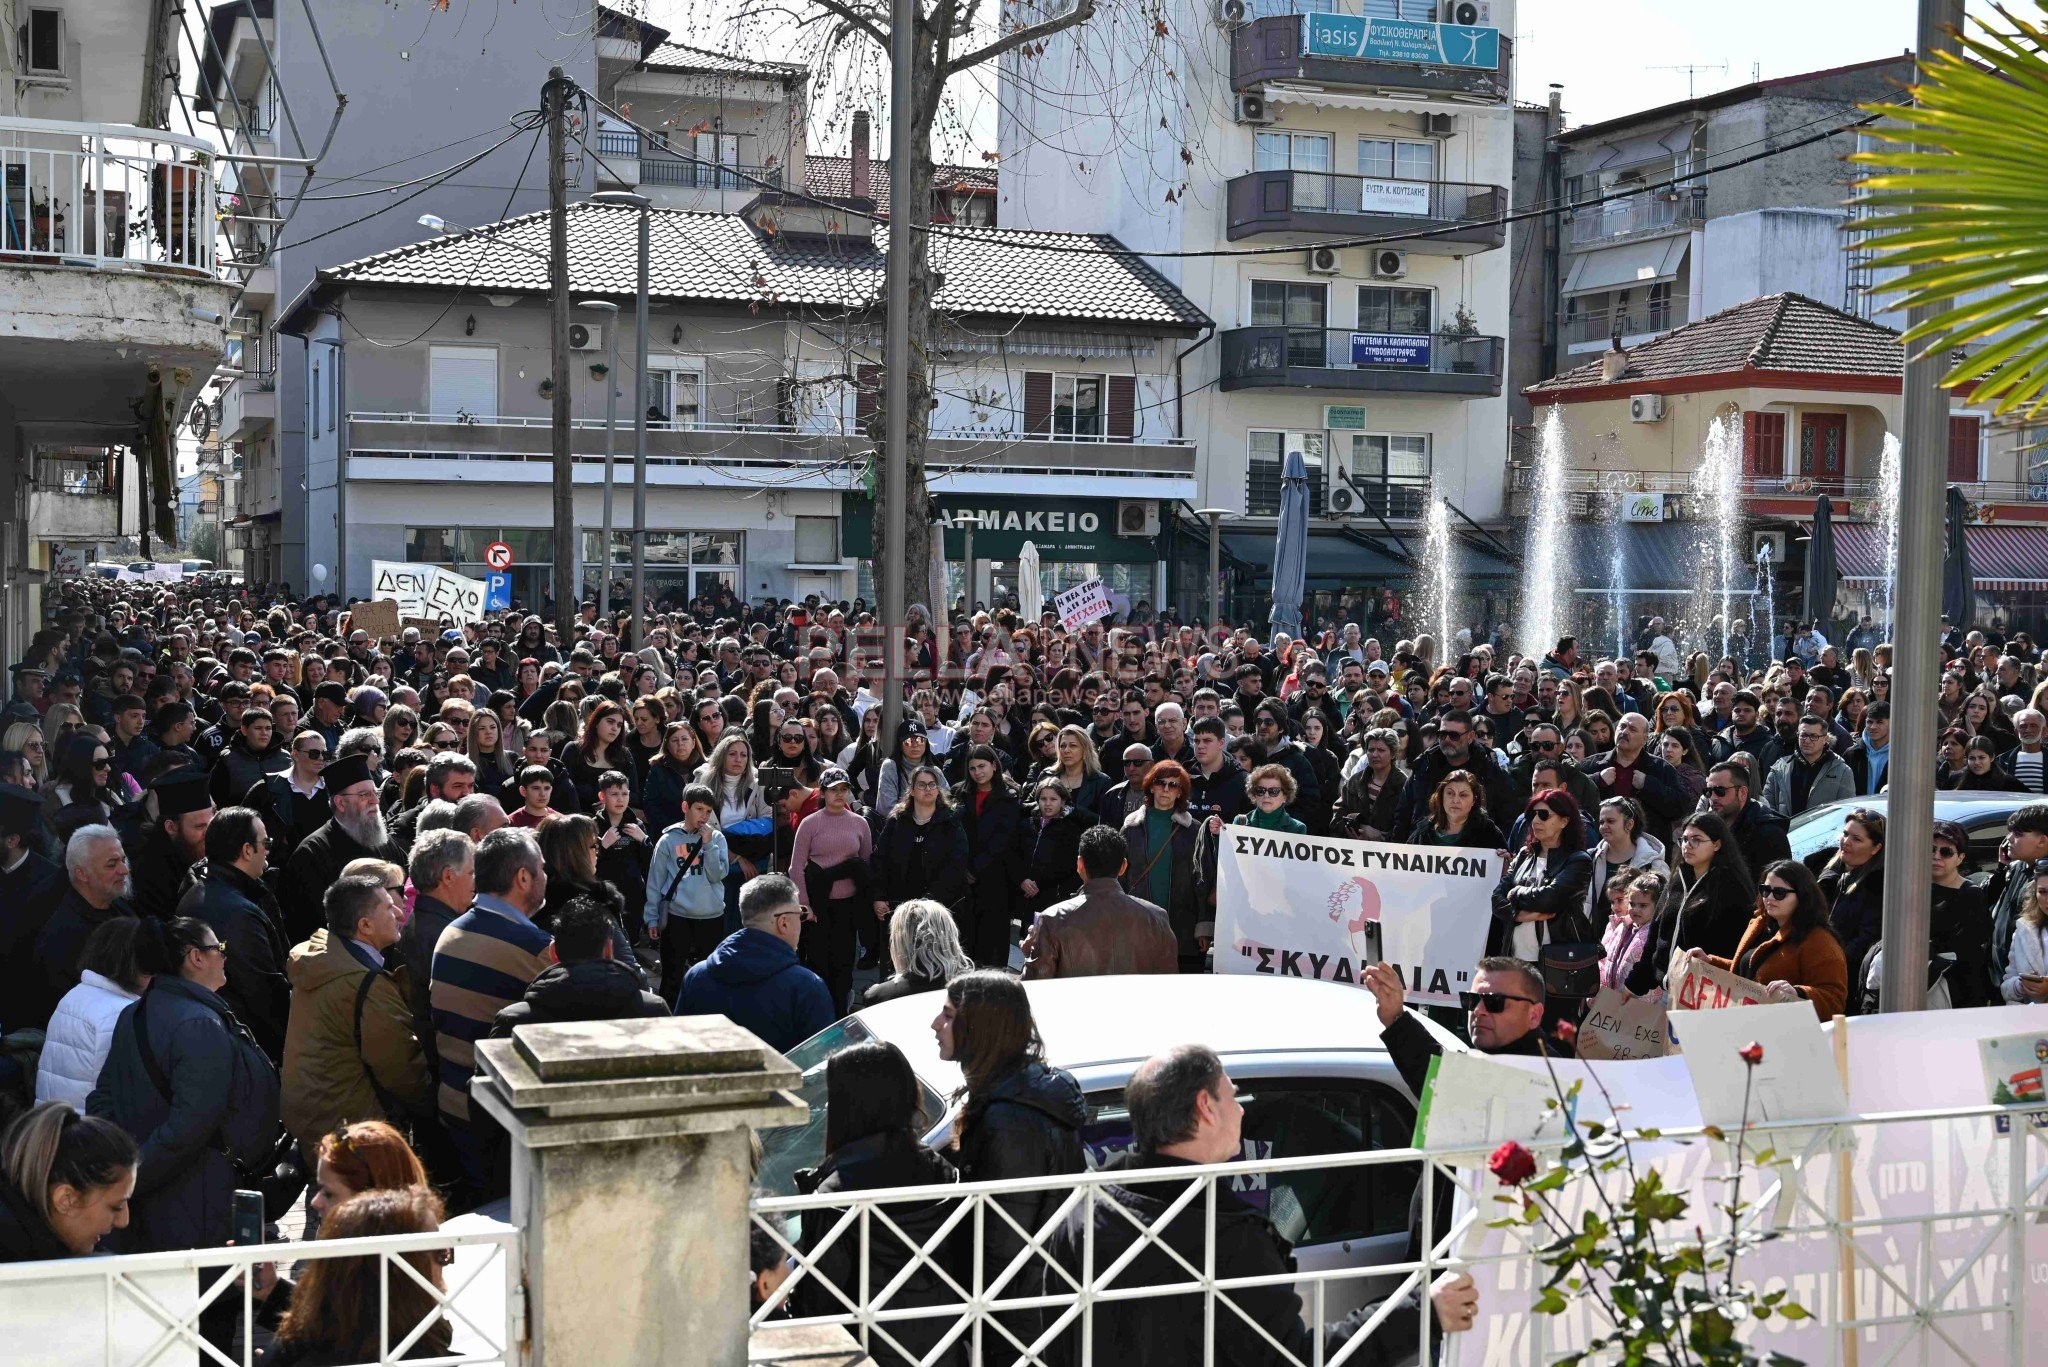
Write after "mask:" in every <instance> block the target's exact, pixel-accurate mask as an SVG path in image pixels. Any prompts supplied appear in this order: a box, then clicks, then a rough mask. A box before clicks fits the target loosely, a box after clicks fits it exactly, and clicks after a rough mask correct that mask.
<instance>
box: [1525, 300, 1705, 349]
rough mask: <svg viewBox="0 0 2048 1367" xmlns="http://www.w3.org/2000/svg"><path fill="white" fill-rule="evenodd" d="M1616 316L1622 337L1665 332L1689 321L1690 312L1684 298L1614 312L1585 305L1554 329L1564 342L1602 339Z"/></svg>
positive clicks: (1612, 329) (1612, 327)
mask: <svg viewBox="0 0 2048 1367" xmlns="http://www.w3.org/2000/svg"><path fill="white" fill-rule="evenodd" d="M1617 319H1618V320H1619V322H1620V324H1621V328H1620V332H1621V335H1622V336H1623V337H1642V336H1646V335H1648V334H1650V333H1653V332H1669V331H1670V330H1671V329H1672V328H1675V327H1680V326H1682V325H1684V324H1685V323H1686V322H1688V321H1690V316H1689V314H1688V311H1687V308H1686V301H1685V300H1683V299H1673V300H1672V301H1670V302H1669V303H1665V304H1651V305H1648V306H1647V307H1643V308H1633V309H1624V310H1622V312H1621V313H1620V314H1618V315H1617V314H1616V313H1615V312H1614V311H1613V310H1611V309H1589V310H1587V311H1586V312H1584V313H1573V314H1568V315H1566V316H1565V318H1564V320H1563V321H1562V322H1561V323H1560V324H1559V327H1558V331H1559V333H1560V334H1561V335H1562V337H1563V340H1564V343H1565V345H1566V346H1582V345H1584V344H1586V343H1588V342H1604V341H1606V340H1607V339H1608V338H1610V337H1612V336H1614V334H1615V323H1616V321H1617Z"/></svg>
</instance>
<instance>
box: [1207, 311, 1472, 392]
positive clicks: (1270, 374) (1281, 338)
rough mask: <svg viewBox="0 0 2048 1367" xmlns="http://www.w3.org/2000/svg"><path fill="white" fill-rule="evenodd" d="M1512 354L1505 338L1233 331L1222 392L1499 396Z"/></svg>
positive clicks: (1227, 338) (1226, 345)
mask: <svg viewBox="0 0 2048 1367" xmlns="http://www.w3.org/2000/svg"><path fill="white" fill-rule="evenodd" d="M1504 350H1505V348H1504V346H1503V344H1502V342H1501V339H1500V338H1498V337H1446V336H1444V335H1442V334H1440V333H1419V334H1413V335H1409V334H1401V333H1382V332H1357V331H1348V330H1346V329H1342V328H1307V327H1248V328H1233V329H1232V330H1230V331H1228V332H1225V333H1224V334H1223V362H1222V379H1221V382H1220V385H1219V387H1220V388H1222V389H1225V390H1233V389H1266V388H1307V389H1365V390H1378V391H1381V392H1385V393H1396V394H1399V393H1417V394H1456V395H1467V396H1472V395H1496V394H1499V393H1500V389H1501V356H1502V353H1503V351H1504Z"/></svg>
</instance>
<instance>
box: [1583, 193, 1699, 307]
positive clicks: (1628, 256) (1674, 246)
mask: <svg viewBox="0 0 2048 1367" xmlns="http://www.w3.org/2000/svg"><path fill="white" fill-rule="evenodd" d="M1579 212H1580V213H1582V214H1585V213H1591V214H1597V213H1599V212H1600V210H1599V209H1598V208H1597V207H1595V208H1590V209H1581V210H1580V211H1579ZM1691 245H1692V239H1691V238H1690V237H1685V236H1679V237H1662V238H1658V239H1656V240H1655V241H1652V242H1624V243H1622V244H1621V245H1620V246H1616V247H1602V248H1600V249H1599V250H1597V251H1590V252H1580V253H1579V254H1578V255H1577V256H1575V257H1573V258H1572V269H1571V273H1570V274H1569V275H1567V276H1566V277H1565V281H1564V292H1565V294H1567V295H1573V294H1604V293H1605V292H1607V291H1608V290H1618V289H1624V288H1627V287H1629V286H1633V285H1651V284H1655V283H1656V282H1658V281H1660V280H1676V279H1677V278H1678V268H1679V267H1680V266H1681V265H1683V264H1684V262H1685V253H1686V249H1687V248H1688V247H1690V246H1691Z"/></svg>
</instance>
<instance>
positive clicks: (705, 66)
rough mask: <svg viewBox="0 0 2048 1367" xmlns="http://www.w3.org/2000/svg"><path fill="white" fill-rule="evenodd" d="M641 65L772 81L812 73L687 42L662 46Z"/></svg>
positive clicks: (794, 66)
mask: <svg viewBox="0 0 2048 1367" xmlns="http://www.w3.org/2000/svg"><path fill="white" fill-rule="evenodd" d="M642 65H644V66H645V67H647V69H648V70H650V71H703V72H709V73H711V74H713V75H718V76H760V77H763V78H765V79H767V80H771V81H779V80H782V79H783V78H784V77H788V76H803V75H805V74H807V73H808V71H809V70H810V69H809V68H808V67H805V66H803V65H801V64H799V63H795V62H757V61H755V60H753V59H752V58H750V57H735V56H733V55H732V54H731V53H729V52H713V51H711V50H710V49H709V48H701V47H691V46H690V45H689V44H688V43H663V44H662V45H661V46H660V47H658V48H656V49H654V51H653V52H652V53H650V54H649V55H648V57H647V60H646V61H645V62H644V63H642Z"/></svg>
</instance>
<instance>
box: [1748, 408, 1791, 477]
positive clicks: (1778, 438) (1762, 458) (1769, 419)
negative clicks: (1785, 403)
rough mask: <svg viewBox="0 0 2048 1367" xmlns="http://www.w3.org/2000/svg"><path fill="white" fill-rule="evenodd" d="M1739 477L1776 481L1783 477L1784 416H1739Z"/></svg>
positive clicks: (1757, 414) (1775, 414)
mask: <svg viewBox="0 0 2048 1367" xmlns="http://www.w3.org/2000/svg"><path fill="white" fill-rule="evenodd" d="M1742 473H1743V474H1744V475H1746V476H1749V477H1750V478H1752V479H1778V478H1781V477H1782V476H1783V475H1784V473H1785V415H1784V414H1783V413H1764V412H1757V413H1744V414H1743V415H1742Z"/></svg>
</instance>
